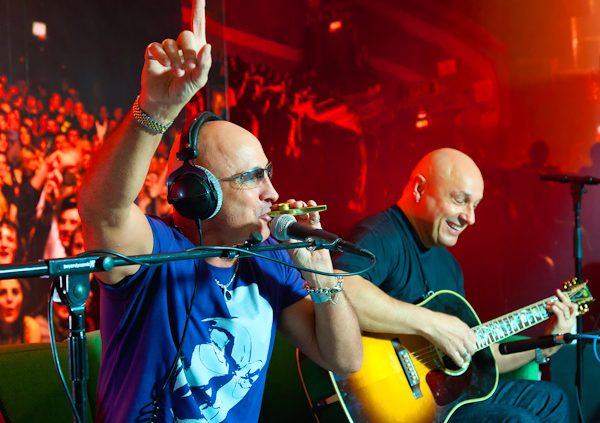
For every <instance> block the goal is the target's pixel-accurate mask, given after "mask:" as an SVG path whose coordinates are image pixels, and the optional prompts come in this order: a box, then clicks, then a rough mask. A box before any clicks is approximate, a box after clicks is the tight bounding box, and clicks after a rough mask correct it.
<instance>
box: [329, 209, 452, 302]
mask: <svg viewBox="0 0 600 423" xmlns="http://www.w3.org/2000/svg"><path fill="white" fill-rule="evenodd" d="M350 240H351V241H352V242H354V243H355V244H357V245H358V246H359V247H360V248H364V249H366V250H369V251H371V252H372V253H373V254H375V257H377V264H376V265H375V267H374V268H373V269H371V270H369V271H368V272H366V273H363V274H362V275H361V276H362V277H363V278H365V279H367V280H369V281H371V282H372V283H374V284H375V285H377V286H378V287H379V288H381V289H382V290H383V291H385V292H386V293H387V294H389V295H390V296H392V297H394V298H396V299H398V300H401V301H405V302H409V303H413V304H415V303H418V302H420V301H422V300H423V299H425V297H426V295H427V294H428V293H429V292H436V291H439V290H442V289H449V290H451V291H454V292H457V293H459V294H460V295H463V296H464V286H463V274H462V270H461V269H460V266H459V265H458V262H457V261H456V259H455V258H454V256H453V255H452V254H450V252H449V251H448V250H447V249H446V248H443V247H432V248H425V246H424V245H423V244H422V243H421V241H420V240H419V237H418V235H417V233H416V232H415V230H414V229H413V227H412V225H411V223H410V221H409V220H408V218H407V217H406V215H405V214H404V212H403V211H402V210H401V209H400V208H399V207H398V206H395V205H394V206H392V207H390V208H388V209H386V210H383V211H382V212H380V213H377V214H375V215H373V216H370V217H368V218H366V219H365V220H363V221H361V222H360V223H359V224H358V225H357V226H356V227H355V228H354V229H353V231H352V233H351V234H350ZM368 265H369V260H368V259H366V258H364V257H360V256H355V255H352V254H348V253H345V254H343V255H341V256H339V257H337V258H336V260H335V267H336V268H338V269H341V270H345V271H348V272H355V271H358V270H361V269H365V268H366V267H368Z"/></svg>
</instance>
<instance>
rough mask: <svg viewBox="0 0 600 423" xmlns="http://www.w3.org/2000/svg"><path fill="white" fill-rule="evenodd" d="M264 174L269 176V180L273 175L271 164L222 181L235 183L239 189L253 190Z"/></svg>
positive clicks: (263, 177)
mask: <svg viewBox="0 0 600 423" xmlns="http://www.w3.org/2000/svg"><path fill="white" fill-rule="evenodd" d="M265 174H267V175H268V176H269V179H270V178H271V176H272V175H273V164H272V163H268V164H267V166H265V168H264V169H263V168H257V169H252V170H249V171H247V172H243V173H240V174H239V175H236V176H232V177H231V178H223V180H226V181H227V180H229V181H233V182H235V184H236V185H238V186H239V187H241V188H254V187H256V186H258V185H259V184H260V183H261V182H262V181H263V179H265Z"/></svg>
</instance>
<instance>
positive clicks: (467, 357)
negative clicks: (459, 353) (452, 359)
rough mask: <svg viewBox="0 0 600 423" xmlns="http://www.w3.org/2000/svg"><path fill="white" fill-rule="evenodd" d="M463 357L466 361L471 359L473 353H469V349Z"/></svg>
mask: <svg viewBox="0 0 600 423" xmlns="http://www.w3.org/2000/svg"><path fill="white" fill-rule="evenodd" d="M463 358H464V360H465V361H471V354H469V352H468V351H467V352H466V353H464V354H463Z"/></svg>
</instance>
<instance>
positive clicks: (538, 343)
mask: <svg viewBox="0 0 600 423" xmlns="http://www.w3.org/2000/svg"><path fill="white" fill-rule="evenodd" d="M576 339H577V335H574V334H572V333H564V334H562V335H544V336H540V337H539V338H531V339H524V340H522V341H511V342H505V343H503V344H500V345H499V349H500V354H504V355H505V354H512V353H516V352H521V351H529V350H533V349H536V348H541V349H544V348H550V347H554V346H555V345H563V344H570V343H571V342H573V341H574V340H576Z"/></svg>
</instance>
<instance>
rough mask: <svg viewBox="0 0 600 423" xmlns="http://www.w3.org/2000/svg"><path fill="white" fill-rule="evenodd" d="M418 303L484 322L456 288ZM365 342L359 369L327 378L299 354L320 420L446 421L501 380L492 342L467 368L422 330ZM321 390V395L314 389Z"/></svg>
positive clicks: (369, 338)
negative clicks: (453, 365) (453, 366)
mask: <svg viewBox="0 0 600 423" xmlns="http://www.w3.org/2000/svg"><path fill="white" fill-rule="evenodd" d="M419 305H420V306H422V307H426V308H428V309H430V310H434V311H439V312H443V313H447V314H451V315H454V316H456V317H458V318H460V319H461V320H463V321H464V322H465V323H467V324H468V325H469V326H471V327H472V326H476V325H478V324H480V321H479V318H478V317H477V315H476V314H475V312H474V310H473V309H472V307H471V306H470V305H469V303H468V302H467V301H466V300H465V299H464V298H463V297H461V296H460V295H458V294H456V293H454V292H452V291H439V292H437V293H435V294H434V295H432V296H431V297H429V298H428V299H427V300H425V301H423V302H422V303H420V304H419ZM363 346H364V351H365V360H364V362H363V366H362V368H361V370H359V371H358V372H356V373H352V374H350V375H340V374H333V373H331V372H327V373H328V376H329V378H328V380H327V379H325V378H323V377H322V376H321V379H320V380H317V378H314V377H313V376H314V368H313V369H310V366H316V365H315V364H314V363H311V362H310V360H308V359H307V358H305V357H303V356H302V355H300V354H299V356H298V365H299V370H300V373H301V376H302V381H303V384H304V389H305V391H306V394H307V396H308V398H309V402H310V404H311V407H312V409H313V412H314V414H315V417H316V418H317V419H318V420H319V421H323V422H337V421H346V422H361V423H362V422H365V423H366V422H370V423H375V422H377V423H379V422H381V423H391V422H407V423H420V422H423V423H425V422H433V421H439V422H446V421H448V420H449V418H450V417H451V415H452V413H453V412H454V411H455V410H456V409H457V408H458V407H459V406H461V405H463V404H466V403H469V402H476V401H481V400H484V399H486V398H488V397H489V396H490V395H491V394H492V393H493V392H494V390H495V388H496V385H497V383H498V370H497V368H496V364H495V362H494V359H493V357H492V353H491V350H490V348H489V347H487V348H485V349H483V350H481V351H479V352H477V353H476V354H475V355H474V356H473V359H472V361H471V364H470V365H469V367H468V368H467V369H450V368H449V367H450V361H449V359H447V358H446V359H445V360H444V358H443V357H442V354H441V353H439V352H438V351H437V350H435V348H433V346H432V345H431V344H430V343H429V342H428V341H427V340H426V339H425V338H422V337H420V336H416V335H414V336H412V335H401V336H392V335H389V336H386V335H369V336H363ZM425 351H427V353H425ZM440 367H441V369H444V370H441V369H440ZM321 372H325V371H324V370H321ZM448 373H450V374H448ZM323 384H328V385H329V386H328V387H326V388H325V387H324V386H323ZM317 385H320V386H318V387H317ZM411 385H412V386H411ZM319 390H320V391H321V392H319V394H320V395H319V396H315V395H313V393H316V392H317V391H319ZM332 409H334V410H335V411H332ZM325 415H328V416H331V415H335V416H336V419H331V418H329V417H326V416H325Z"/></svg>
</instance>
